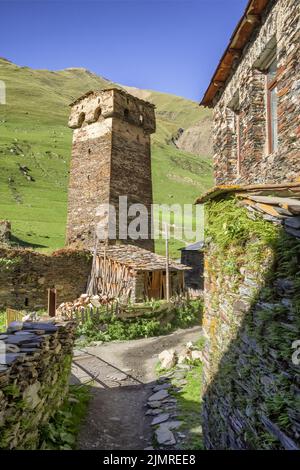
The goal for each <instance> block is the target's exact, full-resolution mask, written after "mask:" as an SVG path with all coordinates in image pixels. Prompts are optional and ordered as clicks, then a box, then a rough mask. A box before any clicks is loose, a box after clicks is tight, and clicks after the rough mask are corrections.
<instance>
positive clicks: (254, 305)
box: [203, 199, 300, 449]
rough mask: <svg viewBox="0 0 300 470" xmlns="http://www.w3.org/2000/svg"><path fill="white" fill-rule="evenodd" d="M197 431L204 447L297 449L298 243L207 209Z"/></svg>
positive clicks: (233, 210) (227, 211)
mask: <svg viewBox="0 0 300 470" xmlns="http://www.w3.org/2000/svg"><path fill="white" fill-rule="evenodd" d="M206 216H207V222H208V225H207V248H206V253H205V291H204V298H205V308H204V317H203V330H204V335H205V337H206V346H205V350H204V352H203V367H204V390H203V394H204V395H203V402H204V406H203V410H204V411H203V429H204V438H205V445H206V448H208V449H298V448H300V414H299V410H300V406H299V405H300V402H299V400H300V366H299V365H297V363H296V362H295V360H293V353H294V352H295V350H294V349H293V343H294V341H297V340H299V339H300V316H299V312H300V295H299V286H300V276H299V259H300V241H299V240H297V239H296V238H293V237H291V236H289V235H287V234H286V233H285V232H284V231H283V229H282V228H280V227H279V226H275V225H273V224H272V223H270V222H267V221H264V220H261V219H260V218H259V217H258V218H257V219H256V220H251V219H250V218H248V215H247V211H246V209H244V208H240V207H238V206H237V205H236V202H235V200H234V199H229V200H219V201H212V202H211V203H209V204H208V205H207V207H206Z"/></svg>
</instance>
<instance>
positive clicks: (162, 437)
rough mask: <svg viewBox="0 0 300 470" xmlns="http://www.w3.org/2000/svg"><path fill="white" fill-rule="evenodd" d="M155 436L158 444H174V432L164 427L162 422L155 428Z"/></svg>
mask: <svg viewBox="0 0 300 470" xmlns="http://www.w3.org/2000/svg"><path fill="white" fill-rule="evenodd" d="M155 436H156V440H157V442H158V444H163V445H165V446H171V445H173V444H176V440H175V437H174V434H173V433H172V432H171V431H170V430H169V429H167V428H166V427H163V425H162V424H161V425H160V426H159V428H157V429H156V430H155Z"/></svg>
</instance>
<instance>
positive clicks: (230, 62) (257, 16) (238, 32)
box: [200, 0, 276, 107]
mask: <svg viewBox="0 0 300 470" xmlns="http://www.w3.org/2000/svg"><path fill="white" fill-rule="evenodd" d="M275 1H276V0H249V1H248V4H247V6H246V8H245V11H244V14H243V15H242V17H241V19H240V20H239V22H238V24H237V26H236V28H235V30H234V32H233V34H232V36H231V38H230V41H229V44H228V46H227V48H226V50H225V52H224V54H223V56H222V57H221V59H220V62H219V64H218V66H217V68H216V70H215V73H214V75H213V77H212V79H211V81H210V84H209V85H208V88H207V90H206V91H205V93H204V96H203V98H202V100H201V103H200V104H201V105H203V106H208V107H211V106H212V104H213V99H214V97H215V96H216V94H217V93H218V92H219V90H223V89H224V85H225V83H226V81H227V80H228V78H229V77H230V75H231V73H232V71H233V70H234V69H235V68H236V67H237V64H238V63H239V61H240V60H241V59H242V57H243V55H242V52H243V49H244V47H245V46H246V45H247V43H248V42H249V41H250V40H251V37H252V35H253V34H254V32H255V30H256V29H257V28H258V27H259V25H260V24H261V17H262V15H263V12H264V10H265V9H266V7H267V6H268V5H272V4H273V3H275Z"/></svg>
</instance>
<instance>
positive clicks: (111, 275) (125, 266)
mask: <svg viewBox="0 0 300 470" xmlns="http://www.w3.org/2000/svg"><path fill="white" fill-rule="evenodd" d="M188 270H189V268H188V267H187V266H184V265H183V264H180V263H178V262H176V261H169V286H170V287H169V289H170V296H176V295H180V294H182V293H183V292H184V288H185V283H184V273H185V272H186V271H188ZM91 282H92V291H93V292H95V293H97V294H99V295H101V296H102V295H105V296H107V297H109V298H118V299H120V300H121V301H122V302H123V303H124V302H126V303H127V302H144V301H146V300H149V299H158V300H160V299H165V298H166V258H165V257H163V256H160V255H157V254H155V253H152V252H151V251H148V250H144V249H143V248H140V247H137V246H133V245H126V246H124V245H123V246H120V245H119V246H118V245H114V246H108V247H103V248H102V249H100V250H98V253H97V256H96V259H95V262H94V265H93V268H92V273H91Z"/></svg>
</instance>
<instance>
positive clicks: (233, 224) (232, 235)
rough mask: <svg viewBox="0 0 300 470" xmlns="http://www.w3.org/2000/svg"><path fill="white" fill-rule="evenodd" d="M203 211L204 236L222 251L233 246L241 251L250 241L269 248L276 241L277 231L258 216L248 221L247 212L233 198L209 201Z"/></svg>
mask: <svg viewBox="0 0 300 470" xmlns="http://www.w3.org/2000/svg"><path fill="white" fill-rule="evenodd" d="M205 209H206V236H207V237H210V238H211V239H212V241H213V242H214V243H216V244H217V245H218V246H219V247H220V248H222V249H225V248H227V247H228V246H230V247H231V248H232V246H233V245H235V246H237V247H238V249H240V250H242V249H243V246H244V245H245V244H246V243H247V242H248V241H249V240H250V239H251V240H255V239H256V243H258V244H259V243H262V244H266V245H271V246H273V245H274V243H276V241H277V237H278V229H277V228H276V227H275V226H274V225H272V224H270V223H269V222H266V221H265V220H263V219H262V218H261V217H259V216H257V218H256V220H252V219H250V218H249V217H248V212H247V210H246V209H244V208H243V207H239V206H238V205H237V204H236V200H235V198H233V197H231V198H228V199H223V200H220V201H211V202H210V203H207V205H206V208H205ZM254 251H256V250H254Z"/></svg>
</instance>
